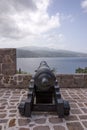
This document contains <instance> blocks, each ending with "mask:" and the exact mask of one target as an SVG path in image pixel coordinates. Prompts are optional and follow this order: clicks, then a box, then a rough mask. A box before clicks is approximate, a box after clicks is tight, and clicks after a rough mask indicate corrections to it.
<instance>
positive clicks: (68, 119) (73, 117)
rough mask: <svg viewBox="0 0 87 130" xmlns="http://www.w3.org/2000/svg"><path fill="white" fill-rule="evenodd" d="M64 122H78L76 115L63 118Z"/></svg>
mask: <svg viewBox="0 0 87 130" xmlns="http://www.w3.org/2000/svg"><path fill="white" fill-rule="evenodd" d="M65 120H66V121H75V120H78V118H77V116H76V115H69V116H66V117H65Z"/></svg>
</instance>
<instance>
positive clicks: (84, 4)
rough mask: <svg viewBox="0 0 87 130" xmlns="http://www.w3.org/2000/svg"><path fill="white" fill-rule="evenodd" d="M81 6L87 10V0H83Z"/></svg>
mask: <svg viewBox="0 0 87 130" xmlns="http://www.w3.org/2000/svg"><path fill="white" fill-rule="evenodd" d="M81 7H82V8H83V9H84V11H85V12H87V0H83V1H82V2H81Z"/></svg>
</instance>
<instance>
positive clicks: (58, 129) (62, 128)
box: [54, 125, 65, 130]
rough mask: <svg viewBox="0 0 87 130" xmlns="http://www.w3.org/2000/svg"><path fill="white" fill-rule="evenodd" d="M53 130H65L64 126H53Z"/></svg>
mask: <svg viewBox="0 0 87 130" xmlns="http://www.w3.org/2000/svg"><path fill="white" fill-rule="evenodd" d="M54 130H65V127H64V126H60V125H56V126H54Z"/></svg>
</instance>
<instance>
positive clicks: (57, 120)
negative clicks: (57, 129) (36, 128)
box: [49, 117, 63, 124]
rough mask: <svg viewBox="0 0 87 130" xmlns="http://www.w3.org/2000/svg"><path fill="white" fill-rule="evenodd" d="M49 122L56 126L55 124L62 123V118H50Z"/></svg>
mask: <svg viewBox="0 0 87 130" xmlns="http://www.w3.org/2000/svg"><path fill="white" fill-rule="evenodd" d="M49 122H51V123H53V124H55V123H56V124H57V123H61V122H63V119H62V118H58V117H51V118H49Z"/></svg>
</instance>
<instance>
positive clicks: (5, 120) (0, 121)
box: [0, 119, 8, 123]
mask: <svg viewBox="0 0 87 130" xmlns="http://www.w3.org/2000/svg"><path fill="white" fill-rule="evenodd" d="M7 122H8V119H0V123H7Z"/></svg>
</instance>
